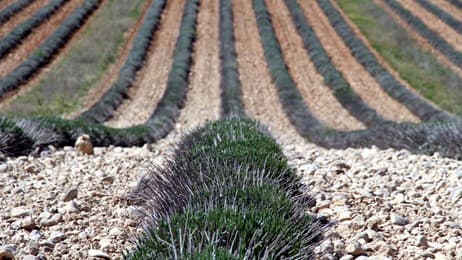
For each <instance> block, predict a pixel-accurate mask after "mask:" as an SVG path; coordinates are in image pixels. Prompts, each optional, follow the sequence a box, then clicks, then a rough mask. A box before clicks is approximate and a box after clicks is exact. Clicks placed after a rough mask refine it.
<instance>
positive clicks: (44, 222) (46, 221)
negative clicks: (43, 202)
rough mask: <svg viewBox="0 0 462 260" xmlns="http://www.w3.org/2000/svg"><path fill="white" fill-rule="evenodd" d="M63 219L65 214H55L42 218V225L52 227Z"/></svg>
mask: <svg viewBox="0 0 462 260" xmlns="http://www.w3.org/2000/svg"><path fill="white" fill-rule="evenodd" d="M62 219H63V216H62V215H61V214H55V215H53V216H52V217H51V218H49V219H42V220H41V221H40V226H42V227H51V226H54V225H56V224H58V223H60V222H61V221H62Z"/></svg>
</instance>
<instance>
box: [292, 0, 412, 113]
mask: <svg viewBox="0 0 462 260" xmlns="http://www.w3.org/2000/svg"><path fill="white" fill-rule="evenodd" d="M300 5H301V6H302V9H303V11H304V12H305V17H306V18H307V21H308V22H309V23H310V24H311V27H312V28H313V30H314V32H315V33H316V35H317V36H318V38H319V40H320V41H321V43H322V45H323V47H324V49H325V50H326V52H327V54H328V55H329V57H330V58H331V61H332V63H333V64H334V65H335V67H336V68H337V69H338V70H339V71H340V72H341V73H342V74H343V76H344V77H345V79H346V80H347V81H348V82H349V83H350V85H351V87H352V89H353V90H354V91H355V92H356V93H357V94H358V95H359V96H360V97H361V98H362V99H363V100H364V102H366V104H368V105H369V106H370V107H371V108H373V109H375V110H376V111H377V112H378V113H379V114H381V115H382V116H384V117H385V118H387V119H389V120H393V121H398V122H402V121H411V122H418V121H419V119H418V118H417V117H416V116H415V115H413V114H412V113H411V112H410V111H409V110H408V109H407V108H406V107H405V106H403V105H402V104H400V103H399V102H398V101H396V100H394V99H393V98H391V97H390V96H389V95H388V94H387V93H386V92H385V91H384V90H383V89H382V88H381V86H380V85H379V83H378V82H377V81H376V80H375V78H374V77H372V76H371V74H369V72H368V71H367V70H366V69H365V68H364V67H363V66H362V65H361V64H360V63H359V62H358V60H356V58H355V57H354V56H353V54H352V53H351V50H350V49H349V48H348V46H346V45H345V43H344V42H343V40H342V38H341V37H340V36H339V35H338V34H337V32H336V31H335V29H334V28H333V27H332V26H331V25H330V23H329V20H328V19H327V17H326V16H325V14H324V12H323V11H322V10H321V8H320V7H319V6H318V4H317V3H316V2H315V1H300Z"/></svg>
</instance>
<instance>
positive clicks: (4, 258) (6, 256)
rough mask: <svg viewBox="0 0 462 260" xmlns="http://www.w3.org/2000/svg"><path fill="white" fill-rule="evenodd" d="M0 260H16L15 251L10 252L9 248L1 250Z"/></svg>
mask: <svg viewBox="0 0 462 260" xmlns="http://www.w3.org/2000/svg"><path fill="white" fill-rule="evenodd" d="M0 259H1V260H10V259H11V260H12V259H14V253H13V251H11V250H9V249H8V248H0Z"/></svg>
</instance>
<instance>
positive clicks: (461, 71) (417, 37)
mask: <svg viewBox="0 0 462 260" xmlns="http://www.w3.org/2000/svg"><path fill="white" fill-rule="evenodd" d="M373 1H374V3H375V4H376V5H377V6H378V7H380V8H381V9H382V10H384V11H385V12H386V13H387V14H388V15H389V16H391V17H392V18H393V20H395V21H396V23H398V24H399V25H400V26H401V27H403V28H404V29H405V30H406V31H407V33H408V34H409V35H410V36H411V37H412V38H414V40H416V41H417V42H418V43H419V45H420V46H422V48H423V49H425V50H428V51H430V52H432V53H433V54H434V55H435V57H436V58H437V59H438V61H439V62H441V63H442V64H444V65H446V66H447V67H449V68H450V69H451V70H452V71H454V72H455V73H456V74H457V75H459V76H460V77H462V69H461V68H459V67H458V66H457V65H455V64H454V63H452V62H451V61H450V60H449V59H448V58H447V57H446V56H444V55H443V54H442V53H441V52H439V51H438V50H436V49H435V48H433V46H431V45H430V43H429V42H428V41H427V39H425V38H423V37H422V36H420V34H418V33H417V32H416V31H415V30H414V29H413V28H412V27H411V26H409V24H408V23H407V22H406V21H404V20H403V19H402V18H401V17H400V16H399V15H397V14H396V13H395V12H394V11H393V10H392V9H391V8H390V7H389V6H388V5H387V4H386V3H385V2H383V1H378V0H373Z"/></svg>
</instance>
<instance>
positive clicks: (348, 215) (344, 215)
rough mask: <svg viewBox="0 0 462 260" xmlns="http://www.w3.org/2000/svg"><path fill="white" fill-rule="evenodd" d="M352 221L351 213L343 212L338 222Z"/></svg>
mask: <svg viewBox="0 0 462 260" xmlns="http://www.w3.org/2000/svg"><path fill="white" fill-rule="evenodd" d="M347 220H351V211H343V212H341V213H340V215H339V216H338V221H347Z"/></svg>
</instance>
